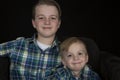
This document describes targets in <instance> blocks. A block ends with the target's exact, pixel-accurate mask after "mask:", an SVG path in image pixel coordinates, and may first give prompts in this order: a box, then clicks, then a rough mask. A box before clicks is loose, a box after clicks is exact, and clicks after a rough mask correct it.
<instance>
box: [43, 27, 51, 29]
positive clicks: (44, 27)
mask: <svg viewBox="0 0 120 80" xmlns="http://www.w3.org/2000/svg"><path fill="white" fill-rule="evenodd" d="M43 29H51V27H43Z"/></svg>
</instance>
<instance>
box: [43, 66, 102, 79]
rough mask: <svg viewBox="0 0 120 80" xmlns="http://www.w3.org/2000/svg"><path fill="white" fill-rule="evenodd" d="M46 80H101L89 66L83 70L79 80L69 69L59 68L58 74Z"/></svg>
mask: <svg viewBox="0 0 120 80" xmlns="http://www.w3.org/2000/svg"><path fill="white" fill-rule="evenodd" d="M44 80H101V79H100V77H99V75H98V74H97V73H96V72H94V71H92V70H91V69H90V68H89V67H88V66H87V65H86V66H85V67H84V68H83V69H82V70H81V72H80V76H79V78H75V76H73V74H72V72H71V71H70V69H68V68H64V67H59V68H58V69H57V70H56V72H55V73H54V74H53V75H51V76H48V77H46V78H45V79H44Z"/></svg>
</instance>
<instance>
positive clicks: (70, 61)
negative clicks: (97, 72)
mask: <svg viewBox="0 0 120 80" xmlns="http://www.w3.org/2000/svg"><path fill="white" fill-rule="evenodd" d="M60 54H61V58H62V62H63V64H64V66H66V67H68V68H70V69H71V70H72V71H80V70H81V69H82V68H83V67H84V66H85V65H86V63H87V62H88V53H87V50H86V46H85V44H84V43H83V41H82V40H80V38H78V37H70V38H68V39H66V40H65V41H63V42H62V43H61V45H60Z"/></svg>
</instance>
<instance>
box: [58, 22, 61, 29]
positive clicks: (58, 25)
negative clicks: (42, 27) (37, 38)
mask: <svg viewBox="0 0 120 80" xmlns="http://www.w3.org/2000/svg"><path fill="white" fill-rule="evenodd" d="M60 25H61V20H59V23H58V28H60Z"/></svg>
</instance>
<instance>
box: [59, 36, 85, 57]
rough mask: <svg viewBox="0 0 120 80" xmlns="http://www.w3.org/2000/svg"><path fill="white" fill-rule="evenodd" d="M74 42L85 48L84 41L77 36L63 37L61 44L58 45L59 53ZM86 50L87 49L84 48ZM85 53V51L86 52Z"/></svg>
mask: <svg viewBox="0 0 120 80" xmlns="http://www.w3.org/2000/svg"><path fill="white" fill-rule="evenodd" d="M76 42H79V43H82V44H83V45H84V46H85V48H86V45H85V43H84V42H83V41H82V39H80V38H79V37H69V38H67V39H65V40H64V41H63V42H62V43H61V45H60V55H61V56H63V54H64V52H67V51H68V49H69V47H70V46H71V45H72V44H73V43H76ZM86 50H87V49H86ZM86 54H87V53H86Z"/></svg>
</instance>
